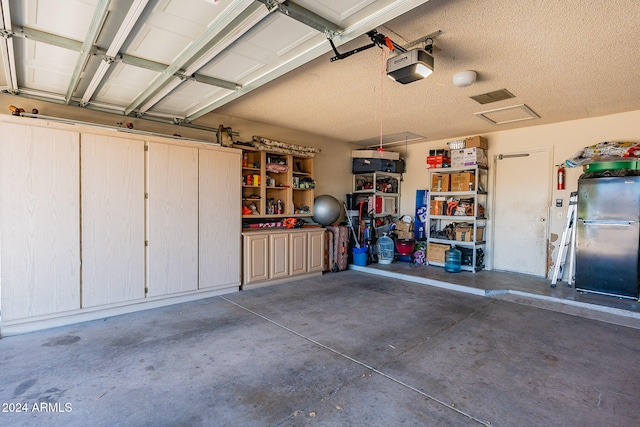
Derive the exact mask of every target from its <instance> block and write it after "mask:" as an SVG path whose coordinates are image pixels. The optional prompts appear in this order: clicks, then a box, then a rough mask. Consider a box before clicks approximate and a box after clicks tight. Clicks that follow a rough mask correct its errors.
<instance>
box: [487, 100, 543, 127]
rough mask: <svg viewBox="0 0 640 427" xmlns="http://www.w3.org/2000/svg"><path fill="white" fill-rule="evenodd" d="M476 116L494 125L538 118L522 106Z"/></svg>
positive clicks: (489, 111) (529, 109)
mask: <svg viewBox="0 0 640 427" xmlns="http://www.w3.org/2000/svg"><path fill="white" fill-rule="evenodd" d="M476 116H478V117H480V118H481V119H483V120H486V121H487V122H489V123H491V124H494V125H503V124H506V123H513V122H521V121H523V120H531V119H539V118H540V116H539V115H537V114H536V113H535V112H534V111H533V110H532V109H531V108H529V107H527V106H526V105H524V104H520V105H513V106H510V107H503V108H496V109H495V110H488V111H482V112H480V113H476Z"/></svg>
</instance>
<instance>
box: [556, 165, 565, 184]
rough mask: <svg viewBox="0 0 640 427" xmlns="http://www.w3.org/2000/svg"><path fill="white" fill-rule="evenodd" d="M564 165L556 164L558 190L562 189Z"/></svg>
mask: <svg viewBox="0 0 640 427" xmlns="http://www.w3.org/2000/svg"><path fill="white" fill-rule="evenodd" d="M564 177H565V173H564V165H558V190H564Z"/></svg>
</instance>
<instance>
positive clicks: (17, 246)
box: [0, 123, 80, 321]
mask: <svg viewBox="0 0 640 427" xmlns="http://www.w3.org/2000/svg"><path fill="white" fill-rule="evenodd" d="M0 129H1V132H2V139H1V140H0V218H2V221H0V235H1V236H2V238H1V239H0V266H2V269H1V273H0V283H1V284H2V289H1V291H2V294H1V298H0V301H1V307H0V309H1V310H2V320H5V321H6V320H14V319H22V318H27V317H31V316H38V315H44V314H50V313H56V312H61V311H67V310H73V309H79V308H80V163H79V149H80V148H79V147H80V146H79V142H78V141H79V136H78V133H76V132H68V131H61V130H55V129H44V128H37V127H30V126H26V125H18V124H8V123H5V124H1V125H0Z"/></svg>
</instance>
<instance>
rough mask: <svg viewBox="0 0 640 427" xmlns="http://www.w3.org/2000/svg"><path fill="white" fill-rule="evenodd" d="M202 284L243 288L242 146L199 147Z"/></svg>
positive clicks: (200, 284) (218, 287) (203, 286)
mask: <svg viewBox="0 0 640 427" xmlns="http://www.w3.org/2000/svg"><path fill="white" fill-rule="evenodd" d="M199 152H200V153H199V156H200V162H199V165H200V181H199V182H200V190H199V201H200V202H199V206H200V208H199V224H200V226H199V227H200V231H199V242H200V243H199V251H200V256H199V265H200V279H199V288H200V289H203V288H209V289H211V288H216V289H221V288H229V287H230V286H234V287H236V289H239V288H240V257H241V248H240V244H241V242H240V233H241V231H242V218H240V215H239V214H238V213H239V212H241V209H242V208H241V206H242V202H241V195H242V193H241V186H240V184H241V183H240V182H239V180H238V176H239V175H240V168H241V165H242V158H241V152H240V151H239V150H232V149H227V150H219V151H218V150H215V151H214V150H208V149H200V150H199Z"/></svg>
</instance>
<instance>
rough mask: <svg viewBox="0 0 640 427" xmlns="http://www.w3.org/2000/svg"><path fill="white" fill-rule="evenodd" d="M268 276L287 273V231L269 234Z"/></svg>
mask: <svg viewBox="0 0 640 427" xmlns="http://www.w3.org/2000/svg"><path fill="white" fill-rule="evenodd" d="M269 261H270V263H269V267H270V268H269V272H270V275H269V278H271V279H277V278H280V277H287V276H288V275H289V233H282V234H270V235H269Z"/></svg>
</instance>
